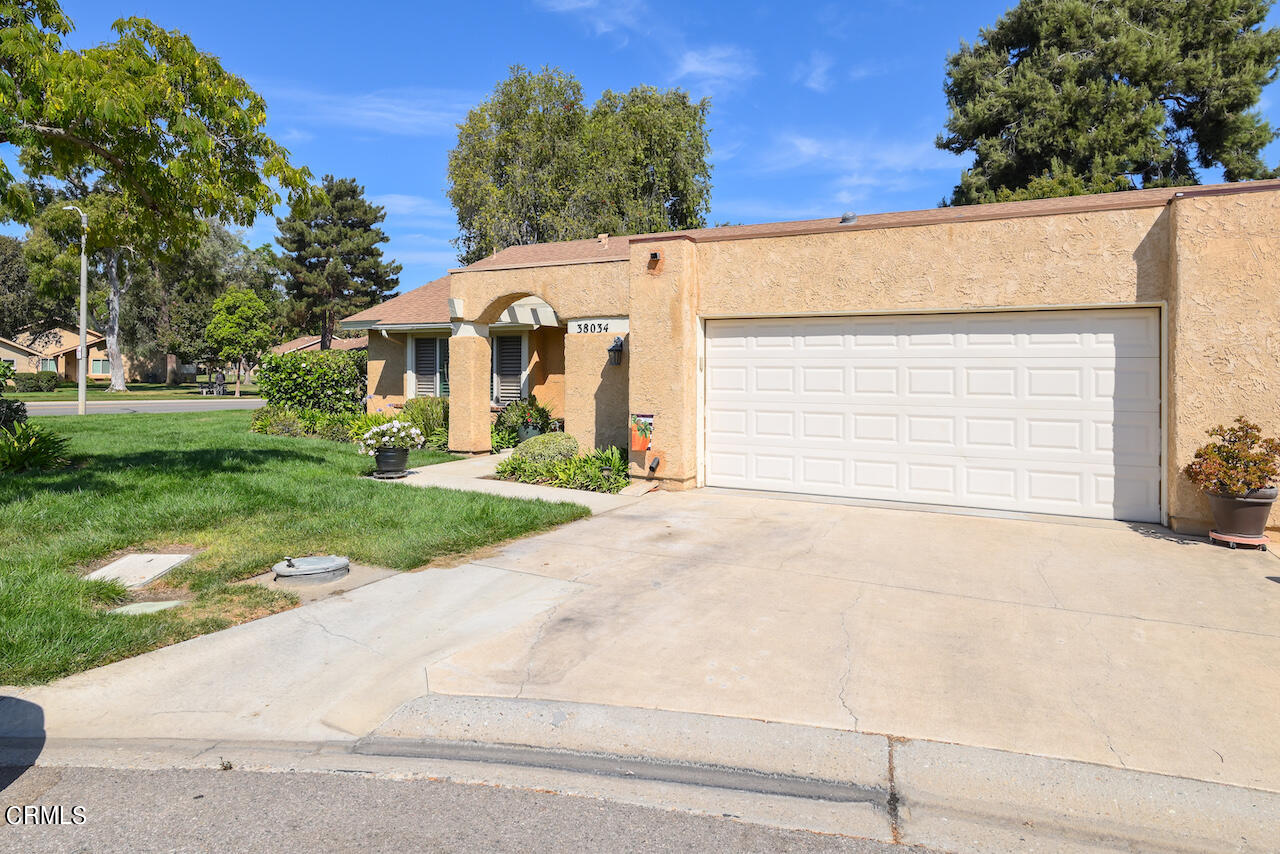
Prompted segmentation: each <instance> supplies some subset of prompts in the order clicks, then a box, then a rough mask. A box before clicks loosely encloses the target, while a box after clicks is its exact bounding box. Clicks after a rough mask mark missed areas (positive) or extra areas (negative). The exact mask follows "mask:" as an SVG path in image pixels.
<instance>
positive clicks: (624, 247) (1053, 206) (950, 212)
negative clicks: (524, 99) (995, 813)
mask: <svg viewBox="0 0 1280 854" xmlns="http://www.w3.org/2000/svg"><path fill="white" fill-rule="evenodd" d="M1262 190H1280V180H1276V179H1272V180H1266V181H1242V182H1240V183H1234V184H1213V185H1206V186H1202V187H1158V188H1154V189H1150V190H1127V191H1124V192H1118V193H1101V194H1096V195H1090V196H1068V197H1065V198H1055V199H1035V200H1033V201H1026V202H998V203H995V204H989V205H965V206H962V207H948V208H931V209H929V210H921V211H900V212H896V213H879V214H866V215H863V216H859V217H858V219H857V221H856V222H853V223H849V224H842V223H841V222H840V218H839V217H828V218H825V219H806V220H797V221H794V222H772V223H761V224H759V225H730V226H721V227H719V228H699V229H690V230H687V231H667V232H660V233H657V234H638V235H631V236H614V235H611V236H608V237H606V238H603V239H602V238H588V239H586V240H567V241H563V242H560V243H535V244H530V245H527V246H509V247H507V248H506V249H503V250H502V251H500V252H497V253H495V254H493V255H490V256H489V257H488V258H482V259H481V260H479V261H476V262H475V263H473V264H470V265H469V266H467V267H463V268H462V269H463V270H466V271H477V270H502V269H508V268H512V267H541V266H548V265H555V264H585V263H591V262H595V261H623V260H626V259H627V258H628V257H629V256H630V253H631V243H632V242H633V241H642V240H643V241H649V240H662V239H670V238H678V237H687V238H689V239H690V240H694V241H696V242H704V241H714V240H745V239H749V238H761V237H787V236H795V235H801V234H821V233H823V232H831V231H868V230H874V229H878V228H903V227H907V226H918V225H940V224H944V223H960V222H982V221H987V220H996V219H1018V218H1021V217H1032V216H1052V215H1055V214H1073V213H1089V212H1092V211H1109V210H1127V209H1133V208H1146V207H1160V206H1162V205H1165V204H1168V202H1169V201H1170V200H1171V199H1173V198H1174V197H1175V196H1179V195H1181V196H1202V195H1220V194H1226V193H1248V192H1257V191H1262Z"/></svg>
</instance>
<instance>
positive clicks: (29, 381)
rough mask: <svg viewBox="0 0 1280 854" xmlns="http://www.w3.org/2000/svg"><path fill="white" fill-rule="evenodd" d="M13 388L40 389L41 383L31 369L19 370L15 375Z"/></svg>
mask: <svg viewBox="0 0 1280 854" xmlns="http://www.w3.org/2000/svg"><path fill="white" fill-rule="evenodd" d="M13 390H14V391H18V392H25V391H39V390H40V384H39V383H38V382H37V381H36V375H35V374H33V373H31V372H29V371H19V372H18V373H16V374H14V375H13Z"/></svg>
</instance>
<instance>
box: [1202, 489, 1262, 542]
mask: <svg viewBox="0 0 1280 854" xmlns="http://www.w3.org/2000/svg"><path fill="white" fill-rule="evenodd" d="M1276 492H1277V491H1276V488H1275V487H1274V486H1271V487H1267V488H1266V489H1255V490H1253V491H1252V492H1250V493H1249V494H1248V495H1247V496H1245V497H1243V498H1238V497H1236V496H1232V495H1214V494H1212V493H1205V494H1206V495H1207V496H1208V497H1209V507H1210V509H1212V510H1213V524H1214V530H1216V531H1217V532H1218V533H1219V534H1233V535H1235V536H1238V537H1261V536H1264V535H1265V534H1266V531H1267V517H1268V516H1269V515H1271V505H1272V504H1274V503H1275V500H1276Z"/></svg>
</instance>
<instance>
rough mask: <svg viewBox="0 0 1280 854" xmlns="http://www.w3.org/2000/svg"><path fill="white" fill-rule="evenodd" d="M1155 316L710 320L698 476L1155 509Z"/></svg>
mask: <svg viewBox="0 0 1280 854" xmlns="http://www.w3.org/2000/svg"><path fill="white" fill-rule="evenodd" d="M1158 336H1159V323H1158V314H1157V313H1156V312H1155V311H1152V310H1099V311H1063V312H1042V313H1012V312H1011V313H1005V314H978V315H964V316H946V317H942V316H929V317H910V316H902V317H883V318H800V319H796V320H770V321H709V322H708V324H707V358H708V364H707V397H706V411H707V416H706V418H707V423H706V431H707V462H706V476H707V483H708V484H710V485H715V486H736V487H743V488H758V489H775V490H782V491H794V492H807V493H815V494H824V495H847V496H852V497H868V498H885V499H890V500H902V501H920V502H934V503H942V504H961V505H969V506H976V507H990V508H994V509H1008V510H1024V511H1028V512H1044V513H1066V514H1072V515H1086V516H1102V517H1112V516H1115V517H1116V518H1125V519H1132V520H1139V521H1159V518H1160V513H1159V501H1160V469H1161V466H1160V460H1161V432H1160V359H1159V337H1158Z"/></svg>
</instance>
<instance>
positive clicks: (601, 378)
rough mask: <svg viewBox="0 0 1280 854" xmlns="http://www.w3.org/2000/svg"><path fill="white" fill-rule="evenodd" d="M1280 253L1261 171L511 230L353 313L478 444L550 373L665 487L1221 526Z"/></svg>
mask: <svg viewBox="0 0 1280 854" xmlns="http://www.w3.org/2000/svg"><path fill="white" fill-rule="evenodd" d="M1277 269H1280V181H1256V182H1249V183H1238V184H1225V185H1217V186H1204V187H1187V188H1162V189H1148V190H1135V191H1129V192H1124V193H1111V194H1105V195H1093V196H1078V197H1072V198H1058V199H1044V200H1036V201H1027V202H1013V203H1004V204H991V205H981V206H972V207H952V208H939V209H934V210H925V211H910V212H902V213H886V214H872V215H867V216H860V217H858V216H853V215H847V216H845V217H840V218H831V219H819V220H807V221H802V222H783V223H774V224H766V225H748V226H729V227H721V228H708V229H700V230H692V231H681V232H672V233H664V234H645V235H636V236H631V237H615V236H609V235H601V236H600V237H598V238H595V239H588V240H575V241H568V242H564V243H554V244H540V245H531V246H513V247H510V248H507V249H504V250H502V251H500V252H498V253H496V254H494V255H492V256H490V257H488V258H485V259H482V260H480V261H478V262H476V263H474V264H471V265H470V266H467V267H464V268H462V269H458V270H453V271H451V272H450V274H449V275H448V276H447V277H446V278H445V279H441V280H438V281H436V282H432V283H431V284H430V285H427V286H424V287H423V288H419V289H418V290H416V291H411V292H409V293H407V294H404V295H401V296H399V297H396V298H395V299H392V300H390V301H388V302H387V303H384V304H383V305H381V306H378V307H375V308H372V309H369V310H368V311H365V312H361V313H360V314H358V315H356V316H354V317H353V318H350V319H349V322H348V323H344V328H351V329H361V330H365V329H367V330H368V331H369V334H370V347H369V376H370V393H371V395H372V397H371V400H370V406H371V407H372V408H377V407H379V406H382V405H384V404H386V403H395V402H401V401H403V400H404V399H405V398H406V396H413V395H415V394H432V393H445V392H446V391H448V392H449V393H450V397H451V401H450V447H451V448H452V449H453V450H454V451H456V452H463V453H484V452H486V451H487V450H489V447H490V442H489V421H490V416H491V411H492V407H493V405H494V404H495V403H500V402H501V401H503V400H506V399H510V398H511V397H514V396H517V395H523V394H527V393H531V392H532V393H537V394H538V396H539V397H540V398H543V399H546V400H548V401H551V402H554V406H555V408H556V410H557V413H558V414H560V415H562V416H563V417H564V419H565V429H566V431H568V432H569V433H571V434H573V435H574V436H575V437H577V438H578V439H579V441H580V442H581V443H582V444H583V445H585V446H587V447H592V446H604V445H611V444H612V445H622V446H625V447H629V448H631V449H632V450H631V451H630V454H631V456H630V459H631V468H632V473H633V474H635V475H637V476H645V477H651V478H652V479H653V480H654V481H655V482H657V483H658V484H660V485H662V486H665V487H667V488H672V489H683V488H688V487H696V486H713V487H726V488H735V489H748V490H765V491H770V492H781V493H800V494H806V495H820V496H832V497H837V498H845V499H868V500H884V501H897V502H910V503H913V504H930V505H944V506H959V507H967V508H979V509H983V510H996V511H1018V512H1026V513H1046V514H1059V515H1065V516H1080V517H1096V518H1114V519H1121V520H1126V521H1134V522H1161V523H1165V524H1169V525H1171V526H1172V527H1173V528H1174V529H1176V530H1179V531H1197V532H1200V531H1204V530H1205V529H1207V527H1208V526H1209V520H1210V514H1209V512H1208V507H1207V505H1206V502H1205V499H1204V497H1203V496H1202V495H1201V494H1200V493H1199V491H1198V490H1197V489H1195V487H1193V486H1192V485H1191V484H1190V483H1189V482H1188V481H1187V480H1186V479H1185V478H1183V477H1182V476H1181V475H1180V468H1181V467H1182V466H1183V465H1185V464H1186V463H1187V462H1188V461H1189V460H1190V458H1191V456H1192V454H1193V453H1194V450H1195V448H1196V447H1198V446H1199V445H1200V444H1201V443H1203V442H1204V441H1205V438H1206V437H1205V430H1206V429H1207V428H1209V427H1212V426H1214V425H1216V424H1219V423H1223V422H1227V421H1229V420H1230V419H1231V418H1232V417H1234V416H1236V415H1237V414H1244V415H1247V416H1249V417H1250V418H1251V419H1253V420H1255V421H1258V422H1259V423H1261V424H1262V426H1263V428H1264V429H1265V430H1266V431H1268V432H1269V433H1271V434H1275V433H1277V432H1280V335H1277V334H1276V327H1277V323H1278V322H1280V276H1278V275H1277V273H1276V271H1277ZM446 295H447V297H448V303H447V305H448V308H447V310H446V303H445V299H446ZM446 311H447V314H446ZM446 323H449V324H451V327H447V326H446ZM446 335H448V336H449V337H448V338H446V337H445V336H446ZM619 349H620V352H619ZM430 354H434V355H430ZM433 359H434V361H433ZM445 365H447V369H446V368H445V367H444V366H445ZM544 389H545V390H546V392H545V398H544V391H543V390H544ZM632 423H635V424H638V425H643V427H644V429H643V430H640V429H637V431H636V432H637V435H636V436H635V437H634V441H629V439H631V438H632V437H631V436H630V435H629V433H630V431H631V424H632ZM650 430H651V435H650Z"/></svg>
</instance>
